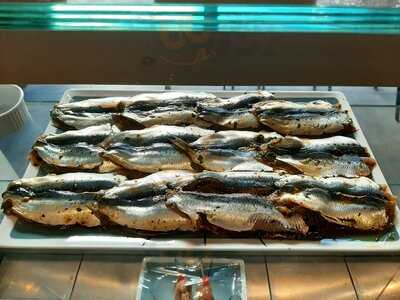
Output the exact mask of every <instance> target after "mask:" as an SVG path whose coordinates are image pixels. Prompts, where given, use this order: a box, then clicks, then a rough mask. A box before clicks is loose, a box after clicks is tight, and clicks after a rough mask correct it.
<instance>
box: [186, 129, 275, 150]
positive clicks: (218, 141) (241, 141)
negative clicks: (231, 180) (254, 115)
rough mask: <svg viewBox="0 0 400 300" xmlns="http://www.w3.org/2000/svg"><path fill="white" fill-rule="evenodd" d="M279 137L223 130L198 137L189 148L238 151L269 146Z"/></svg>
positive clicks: (266, 133)
mask: <svg viewBox="0 0 400 300" xmlns="http://www.w3.org/2000/svg"><path fill="white" fill-rule="evenodd" d="M280 137H282V136H281V135H279V134H277V133H276V132H263V131H260V132H254V131H242V130H240V131H239V130H224V131H219V132H216V133H213V134H210V135H205V136H203V137H200V138H199V139H198V140H196V141H195V142H193V143H192V144H191V146H192V147H194V148H196V149H211V148H216V149H238V148H241V147H249V146H251V145H253V144H257V145H258V144H263V143H265V144H269V143H270V142H271V141H272V140H274V139H278V138H280ZM186 142H187V141H186Z"/></svg>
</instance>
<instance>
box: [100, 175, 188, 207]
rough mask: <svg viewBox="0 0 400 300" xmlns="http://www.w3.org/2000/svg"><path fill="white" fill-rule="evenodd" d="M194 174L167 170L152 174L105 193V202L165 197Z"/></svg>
mask: <svg viewBox="0 0 400 300" xmlns="http://www.w3.org/2000/svg"><path fill="white" fill-rule="evenodd" d="M194 174H195V173H194V172H192V171H184V170H167V171H160V172H157V173H153V174H150V175H148V176H146V177H143V178H139V179H134V180H128V181H125V182H124V183H122V184H120V185H119V186H117V187H114V188H112V189H109V190H108V191H106V192H105V193H104V196H103V198H102V199H103V201H108V200H111V201H113V200H116V199H140V198H145V197H150V196H157V195H163V194H165V193H166V192H167V191H168V190H170V189H175V188H177V187H178V186H180V185H184V184H186V183H187V182H190V181H191V180H192V179H193V176H194Z"/></svg>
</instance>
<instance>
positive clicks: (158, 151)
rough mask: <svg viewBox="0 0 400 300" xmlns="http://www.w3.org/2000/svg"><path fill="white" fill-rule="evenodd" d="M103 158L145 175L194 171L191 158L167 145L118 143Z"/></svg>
mask: <svg viewBox="0 0 400 300" xmlns="http://www.w3.org/2000/svg"><path fill="white" fill-rule="evenodd" d="M102 156H103V158H104V159H106V160H110V161H112V162H114V163H115V164H117V165H119V166H121V167H123V168H125V169H128V170H136V171H140V172H144V173H154V172H158V171H162V170H192V166H191V161H190V159H189V157H188V156H187V155H186V154H184V153H182V152H181V151H179V150H178V149H177V148H176V147H174V146H173V145H171V144H167V143H156V144H152V145H151V146H143V147H133V146H130V145H128V144H122V143H117V144H113V145H112V146H111V147H110V148H109V149H108V150H107V151H105V152H104V153H103V154H102Z"/></svg>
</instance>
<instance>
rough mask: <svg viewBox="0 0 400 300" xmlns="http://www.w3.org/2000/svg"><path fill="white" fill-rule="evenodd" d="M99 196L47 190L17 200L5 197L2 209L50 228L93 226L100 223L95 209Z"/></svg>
mask: <svg viewBox="0 0 400 300" xmlns="http://www.w3.org/2000/svg"><path fill="white" fill-rule="evenodd" d="M98 197H99V194H98V193H88V192H85V193H74V192H69V191H47V192H41V193H38V194H35V195H33V196H31V197H28V198H26V199H24V201H19V200H20V199H14V198H5V199H4V201H3V209H4V210H5V212H6V213H7V214H14V215H16V216H18V217H20V218H22V219H24V220H28V221H32V222H35V223H39V224H44V225H50V226H71V225H81V226H86V227H95V226H98V225H100V220H99V219H98V217H97V216H96V215H95V214H94V213H93V212H94V210H96V206H97V199H98Z"/></svg>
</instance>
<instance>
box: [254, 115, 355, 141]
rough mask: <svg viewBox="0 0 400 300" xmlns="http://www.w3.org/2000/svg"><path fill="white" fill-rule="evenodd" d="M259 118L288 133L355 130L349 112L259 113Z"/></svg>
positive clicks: (280, 131) (304, 134)
mask: <svg viewBox="0 0 400 300" xmlns="http://www.w3.org/2000/svg"><path fill="white" fill-rule="evenodd" d="M259 120H260V122H261V123H263V124H264V125H267V126H268V127H269V128H271V129H272V130H274V131H276V132H278V133H280V134H286V135H301V136H320V135H325V134H334V133H341V132H353V131H354V130H355V129H354V127H353V121H352V120H351V118H350V117H349V115H348V114H347V112H345V111H343V112H331V113H326V114H323V115H322V114H315V113H297V114H273V115H269V114H263V113H261V114H259Z"/></svg>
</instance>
